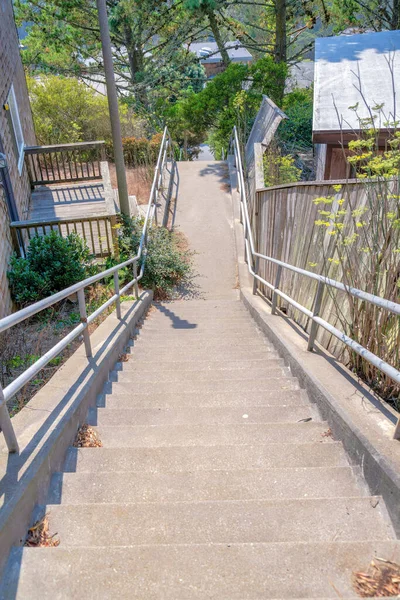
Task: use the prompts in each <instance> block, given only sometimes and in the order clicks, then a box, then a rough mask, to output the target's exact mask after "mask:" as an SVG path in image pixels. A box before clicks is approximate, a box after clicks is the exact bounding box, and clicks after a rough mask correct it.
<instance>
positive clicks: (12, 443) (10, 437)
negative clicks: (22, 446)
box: [0, 386, 19, 452]
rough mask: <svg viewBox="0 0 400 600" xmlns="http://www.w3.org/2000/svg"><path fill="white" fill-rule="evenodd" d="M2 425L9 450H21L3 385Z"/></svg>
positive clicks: (1, 395)
mask: <svg viewBox="0 0 400 600" xmlns="http://www.w3.org/2000/svg"><path fill="white" fill-rule="evenodd" d="M0 427H1V430H2V432H3V435H4V439H5V440H6V444H7V448H8V451H9V452H19V446H18V441H17V437H16V435H15V431H14V427H13V425H12V423H11V419H10V415H9V412H8V408H7V404H6V400H5V398H4V394H3V390H2V387H1V386H0Z"/></svg>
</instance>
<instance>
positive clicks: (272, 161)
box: [263, 146, 301, 187]
mask: <svg viewBox="0 0 400 600" xmlns="http://www.w3.org/2000/svg"><path fill="white" fill-rule="evenodd" d="M263 167H264V185H265V187H270V186H272V185H282V184H284V183H295V182H296V181H299V179H300V175H301V169H298V168H297V167H296V165H295V159H294V157H293V156H291V155H290V154H286V155H282V154H281V152H280V150H279V148H276V147H274V146H271V147H270V148H268V150H267V151H266V153H265V154H264V157H263Z"/></svg>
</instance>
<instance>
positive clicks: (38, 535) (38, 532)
mask: <svg viewBox="0 0 400 600" xmlns="http://www.w3.org/2000/svg"><path fill="white" fill-rule="evenodd" d="M56 535H57V533H54V534H53V535H50V532H49V516H48V514H45V515H44V517H43V518H42V519H40V520H39V521H36V523H34V525H32V527H30V528H29V529H28V535H27V537H26V541H25V546H29V547H31V548H40V547H45V546H47V547H50V546H52V547H54V546H58V545H59V544H60V540H59V538H57V537H56Z"/></svg>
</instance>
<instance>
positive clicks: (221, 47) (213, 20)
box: [207, 8, 231, 67]
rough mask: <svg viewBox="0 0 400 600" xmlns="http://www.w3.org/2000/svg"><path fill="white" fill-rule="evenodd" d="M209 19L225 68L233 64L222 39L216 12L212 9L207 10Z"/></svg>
mask: <svg viewBox="0 0 400 600" xmlns="http://www.w3.org/2000/svg"><path fill="white" fill-rule="evenodd" d="M207 17H208V21H209V23H210V27H211V31H212V34H213V36H214V39H215V41H216V43H217V46H218V50H219V52H220V54H221V58H222V62H223V64H224V65H225V67H227V66H228V65H229V63H230V62H231V60H230V58H229V54H228V51H227V49H226V48H225V44H224V42H223V41H222V37H221V34H220V32H219V28H218V23H217V19H216V18H215V14H214V11H213V10H212V8H207Z"/></svg>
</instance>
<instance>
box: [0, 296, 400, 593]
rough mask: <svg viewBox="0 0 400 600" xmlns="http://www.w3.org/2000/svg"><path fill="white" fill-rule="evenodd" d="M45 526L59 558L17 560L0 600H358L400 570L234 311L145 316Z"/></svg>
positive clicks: (338, 455) (363, 501)
mask: <svg viewBox="0 0 400 600" xmlns="http://www.w3.org/2000/svg"><path fill="white" fill-rule="evenodd" d="M128 356H129V360H127V361H126V362H122V363H120V364H119V365H117V368H116V370H115V372H114V373H113V374H112V377H111V382H110V383H109V384H107V389H106V390H105V393H104V395H103V396H102V397H101V398H99V402H98V408H97V409H96V410H93V411H92V412H91V414H90V415H89V419H90V422H91V423H92V424H94V425H96V427H97V428H98V431H99V434H100V437H101V440H102V442H103V447H102V448H88V449H79V450H78V449H76V448H70V450H69V452H68V455H67V457H66V462H65V468H64V472H62V473H56V474H55V476H54V478H53V481H52V485H51V489H50V493H49V498H48V504H47V506H46V507H45V508H43V510H46V511H48V512H49V519H50V528H51V532H52V533H56V532H57V533H58V536H59V538H60V546H59V547H57V548H40V549H35V548H24V549H23V548H15V549H14V550H13V551H12V553H11V556H10V560H9V564H8V567H7V570H6V580H5V582H4V583H5V586H4V587H3V592H2V594H3V595H2V596H1V597H2V598H17V599H23V600H26V599H31V598H41V599H42V600H46V599H51V600H55V599H62V600H64V599H78V598H79V599H80V598H85V599H91V598H96V600H98V599H106V598H107V599H109V598H123V599H132V598H143V599H144V598H145V599H146V600H148V599H152V598H163V599H171V600H172V599H175V600H176V599H185V600H186V599H192V598H198V599H203V598H217V599H228V598H229V599H242V600H243V599H253V600H255V599H260V598H275V599H276V598H330V597H333V598H337V597H348V596H354V592H353V590H352V585H351V576H352V572H353V571H356V570H359V569H364V568H366V567H367V566H368V564H369V562H370V561H371V559H372V558H373V557H374V556H379V557H384V558H387V559H390V560H395V559H396V560H398V557H399V546H398V542H397V541H395V535H394V532H393V529H392V526H391V524H390V521H389V518H388V515H387V513H386V509H385V506H384V503H383V501H382V499H381V498H380V497H371V496H370V495H369V494H368V491H367V489H366V487H365V485H364V484H363V480H362V476H361V473H360V471H359V470H358V469H357V468H353V467H351V466H350V465H349V463H348V461H347V459H346V455H345V453H344V450H343V448H342V446H341V444H340V442H338V441H335V440H333V439H332V436H331V433H330V430H329V427H328V425H327V423H325V422H323V421H321V419H320V417H319V414H318V410H317V408H316V406H315V405H313V404H312V403H311V402H310V401H309V399H308V397H307V394H306V393H305V392H304V390H301V389H300V387H299V384H298V382H297V381H296V379H295V378H294V377H292V376H291V373H290V371H289V369H288V368H286V367H285V366H284V364H283V362H282V360H281V359H280V358H279V356H278V355H277V353H276V352H275V351H274V349H273V348H272V347H271V345H270V344H269V343H268V342H267V341H266V339H265V338H264V336H263V335H262V334H261V333H260V332H259V331H258V330H257V328H256V326H255V324H254V322H253V321H252V319H251V318H250V316H249V315H248V313H247V312H246V311H245V309H244V307H243V306H242V304H241V303H240V302H239V301H238V300H230V299H226V300H206V301H199V300H198V301H193V302H182V301H181V302H174V303H169V304H164V305H156V307H155V308H153V309H152V312H151V313H150V314H149V316H148V317H147V319H146V321H145V322H144V325H143V327H142V328H141V330H140V332H139V334H138V336H137V338H136V339H135V341H133V342H132V347H131V349H130V353H129V354H128Z"/></svg>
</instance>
